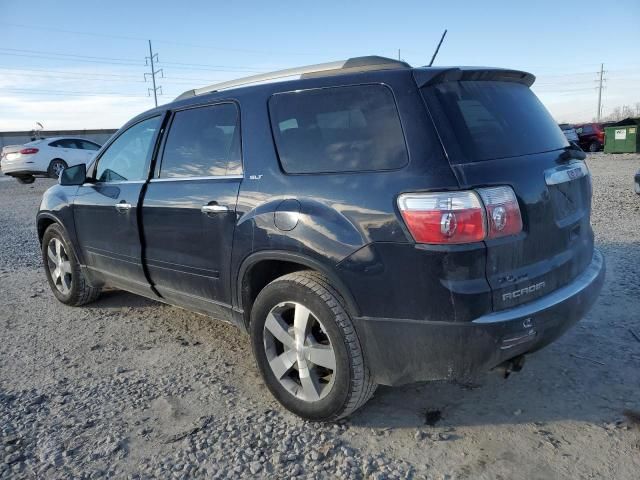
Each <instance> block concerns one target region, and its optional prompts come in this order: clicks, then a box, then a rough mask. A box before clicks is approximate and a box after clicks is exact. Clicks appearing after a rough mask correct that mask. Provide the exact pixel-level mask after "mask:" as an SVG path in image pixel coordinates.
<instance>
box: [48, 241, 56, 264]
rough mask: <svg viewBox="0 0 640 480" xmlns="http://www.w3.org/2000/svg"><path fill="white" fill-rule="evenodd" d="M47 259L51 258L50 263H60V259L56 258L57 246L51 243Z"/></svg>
mask: <svg viewBox="0 0 640 480" xmlns="http://www.w3.org/2000/svg"><path fill="white" fill-rule="evenodd" d="M52 246H53V247H54V248H53V249H52V248H51V247H52ZM47 257H48V258H49V261H50V262H53V264H54V265H55V264H57V263H58V257H56V252H55V245H51V243H50V244H49V248H47Z"/></svg>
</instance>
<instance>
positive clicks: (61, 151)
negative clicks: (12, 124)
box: [0, 137, 100, 183]
mask: <svg viewBox="0 0 640 480" xmlns="http://www.w3.org/2000/svg"><path fill="white" fill-rule="evenodd" d="M98 150H100V145H98V144H97V143H95V142H92V141H90V140H85V139H83V138H68V137H55V138H45V139H41V140H35V141H33V142H29V143H25V144H24V145H10V146H7V147H4V148H3V149H2V154H0V168H1V169H2V173H4V174H5V175H9V176H11V177H14V178H15V179H16V180H18V182H20V183H33V181H34V180H35V177H50V178H58V177H59V176H60V173H61V172H62V170H64V169H65V168H67V167H69V166H71V165H78V164H79V163H89V162H90V161H91V159H92V158H93V157H94V156H95V154H96V153H97V152H98Z"/></svg>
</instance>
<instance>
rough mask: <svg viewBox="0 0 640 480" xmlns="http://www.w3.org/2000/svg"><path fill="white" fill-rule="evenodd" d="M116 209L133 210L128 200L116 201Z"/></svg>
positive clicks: (121, 210) (122, 210)
mask: <svg viewBox="0 0 640 480" xmlns="http://www.w3.org/2000/svg"><path fill="white" fill-rule="evenodd" d="M116 210H118V211H119V212H126V211H127V210H131V204H130V203H127V202H120V203H116Z"/></svg>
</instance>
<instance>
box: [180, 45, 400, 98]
mask: <svg viewBox="0 0 640 480" xmlns="http://www.w3.org/2000/svg"><path fill="white" fill-rule="evenodd" d="M393 68H411V65H409V64H408V63H406V62H403V61H400V60H394V59H393V58H387V57H379V56H376V55H370V56H366V57H354V58H349V59H348V60H340V61H337V62H329V63H319V64H317V65H307V66H305V67H296V68H289V69H286V70H278V71H276V72H269V73H261V74H259V75H252V76H250V77H244V78H238V79H236V80H229V81H228V82H222V83H216V84H213V85H209V86H208V87H202V88H196V89H194V90H187V91H186V92H184V93H183V94H182V95H180V96H179V97H177V98H176V100H182V99H185V98H190V97H195V96H197V95H203V94H205V93H212V92H219V91H220V90H227V89H230V88H236V87H242V86H246V85H252V84H260V83H269V82H272V81H283V80H285V79H290V80H295V79H298V78H311V77H320V76H325V75H340V74H345V73H357V72H365V71H371V70H388V69H393ZM289 77H291V78H289Z"/></svg>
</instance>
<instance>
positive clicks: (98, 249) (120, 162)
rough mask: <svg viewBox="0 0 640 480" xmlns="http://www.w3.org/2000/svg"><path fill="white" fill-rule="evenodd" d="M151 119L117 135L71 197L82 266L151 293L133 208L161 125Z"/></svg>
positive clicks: (135, 205)
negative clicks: (88, 177) (88, 176)
mask: <svg viewBox="0 0 640 480" xmlns="http://www.w3.org/2000/svg"><path fill="white" fill-rule="evenodd" d="M160 122H161V117H160V116H156V117H151V118H148V119H146V120H143V121H141V122H139V123H136V124H135V125H133V126H131V127H130V128H128V129H127V130H125V131H124V132H123V133H121V134H120V135H119V136H118V137H117V138H116V139H115V140H114V141H113V142H112V143H111V144H110V145H109V146H108V147H107V149H106V150H105V151H104V152H103V153H102V155H101V156H100V158H98V160H97V163H96V165H95V167H93V168H92V171H90V172H89V175H90V177H91V179H92V180H91V181H89V182H87V183H85V184H84V185H82V186H81V187H79V190H78V194H77V195H76V198H75V201H74V217H75V224H76V232H77V235H78V243H79V245H80V248H81V249H82V253H83V257H84V258H85V262H86V263H87V266H88V267H89V268H90V269H92V270H93V271H95V272H96V273H97V274H98V276H99V277H100V278H104V279H105V280H106V281H108V282H109V283H111V284H114V285H116V286H119V287H121V288H124V289H127V290H130V291H134V292H136V293H141V294H143V295H148V296H149V295H150V296H155V295H154V294H153V292H152V290H151V287H150V286H149V282H148V281H147V279H146V277H145V274H144V269H143V267H142V248H141V244H140V231H139V229H138V220H137V214H138V208H139V200H140V194H141V191H142V188H143V186H144V184H145V182H146V181H147V178H148V172H149V164H150V160H151V155H152V151H153V145H154V143H155V140H156V137H157V132H158V129H159V127H160Z"/></svg>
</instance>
